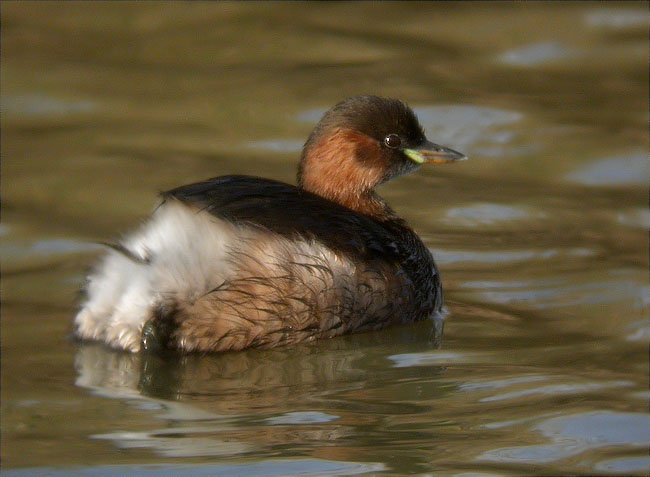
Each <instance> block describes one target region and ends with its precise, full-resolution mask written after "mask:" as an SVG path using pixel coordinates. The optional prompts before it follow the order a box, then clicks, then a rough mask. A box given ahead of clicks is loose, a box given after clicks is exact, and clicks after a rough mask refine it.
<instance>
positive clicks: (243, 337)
mask: <svg viewBox="0 0 650 477" xmlns="http://www.w3.org/2000/svg"><path fill="white" fill-rule="evenodd" d="M398 143H399V144H398ZM410 155H412V156H413V157H411V156H410ZM431 158H434V159H437V160H439V161H443V160H444V161H445V162H446V161H451V160H459V159H461V158H463V156H462V155H461V154H460V153H456V152H455V151H452V150H450V149H447V148H443V147H441V146H437V145H435V144H432V143H429V142H428V141H427V140H426V138H424V134H423V132H422V129H421V127H420V126H419V124H418V123H417V119H416V118H415V115H414V114H413V113H412V111H411V110H410V109H409V108H408V107H407V106H405V105H404V104H403V103H401V102H398V101H395V100H387V99H383V98H378V97H375V96H361V97H357V98H351V99H348V100H346V101H343V102H342V103H339V105H337V106H335V107H334V108H332V109H331V110H330V111H329V112H328V113H327V114H326V115H325V116H324V117H323V119H322V120H321V122H320V123H319V125H318V126H317V127H316V129H315V130H314V132H313V133H312V135H311V136H310V137H309V139H308V140H307V143H306V144H305V148H304V150H303V155H302V158H301V162H300V167H299V172H298V186H293V185H289V184H285V183H282V182H277V181H273V180H269V179H262V178H258V177H250V176H223V177H217V178H213V179H209V180H207V181H203V182H199V183H195V184H191V185H187V186H183V187H179V188H177V189H173V190H171V191H168V192H166V193H164V194H163V195H162V199H163V201H162V204H161V205H160V206H159V207H158V208H157V209H156V211H155V212H154V214H153V216H152V218H151V220H150V221H149V222H148V223H146V224H144V225H143V226H142V227H141V229H140V230H138V231H137V232H135V233H134V234H132V235H130V236H128V237H127V238H126V239H124V240H122V241H121V242H120V243H119V244H117V245H114V246H113V247H112V248H111V250H109V252H108V254H107V255H106V256H104V257H103V258H102V260H101V261H100V262H99V264H98V266H97V267H96V268H95V270H94V272H93V273H92V274H91V276H90V277H89V280H88V285H87V288H86V292H87V300H86V302H85V303H84V304H83V307H82V309H81V310H80V312H79V313H78V315H77V317H76V318H75V326H76V333H77V335H78V336H80V337H82V338H86V339H94V340H100V341H104V342H105V343H107V344H108V345H110V346H112V347H115V348H121V349H125V350H129V351H139V350H141V349H143V348H145V349H158V348H165V349H174V350H180V351H185V352H192V351H201V352H212V351H226V350H241V349H244V348H249V347H261V348H265V347H266V348H268V347H275V346H280V345H287V344H293V343H299V342H304V341H311V340H314V339H320V338H329V337H333V336H337V335H341V334H344V333H351V332H358V331H364V330H371V329H380V328H383V327H386V326H388V325H391V324H394V323H405V322H413V321H418V320H422V319H425V318H427V317H430V316H432V315H433V314H435V313H437V312H439V310H440V308H441V306H442V287H441V282H440V277H439V274H438V270H437V268H436V265H435V262H434V259H433V257H432V255H431V253H430V252H429V250H428V249H427V248H426V247H425V245H424V244H423V243H422V241H421V240H420V239H419V237H418V236H417V234H416V233H415V232H414V231H413V230H412V229H411V228H410V227H409V226H408V225H407V224H406V222H405V221H404V220H403V219H401V218H399V217H398V216H397V215H396V214H395V213H394V212H393V211H392V209H390V207H389V206H388V205H387V204H386V203H385V202H384V201H383V199H381V198H380V197H379V196H378V195H377V194H376V193H375V192H374V188H375V186H377V185H379V184H380V183H382V182H384V181H386V180H388V179H390V178H392V177H395V176H397V175H400V174H403V173H405V172H409V171H410V170H412V169H415V168H417V167H418V166H419V164H420V163H419V162H418V159H422V162H431V161H429V160H428V159H431Z"/></svg>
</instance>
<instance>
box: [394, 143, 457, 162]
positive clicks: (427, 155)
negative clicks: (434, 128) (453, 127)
mask: <svg viewBox="0 0 650 477" xmlns="http://www.w3.org/2000/svg"><path fill="white" fill-rule="evenodd" d="M403 152H404V154H406V156H407V157H408V158H409V159H410V160H412V161H413V162H415V163H416V164H444V163H446V162H456V161H464V160H465V159H467V157H466V156H465V154H462V153H460V152H458V151H454V150H453V149H449V148H448V147H445V146H439V145H438V144H434V143H432V142H431V141H424V142H423V143H422V144H420V145H419V146H417V147H414V148H412V149H403Z"/></svg>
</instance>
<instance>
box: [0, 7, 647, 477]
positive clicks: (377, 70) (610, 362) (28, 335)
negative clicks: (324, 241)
mask: <svg viewBox="0 0 650 477" xmlns="http://www.w3.org/2000/svg"><path fill="white" fill-rule="evenodd" d="M647 8H648V5H647V3H642V2H640V3H635V4H626V3H618V2H617V3H582V2H575V3H570V4H566V3H552V4H551V3H532V4H530V3H504V4H489V3H482V2H481V3H453V4H444V3H420V4H404V3H399V4H395V3H374V2H362V3H335V4H326V3H314V4H301V3H286V4H283V3H265V4H261V3H257V4H252V3H219V4H212V3H203V2H197V3H178V4H173V3H162V4H156V3H153V2H151V3H150V2H145V3H141V4H127V3H120V4H114V3H108V2H102V3H96V4H91V3H85V4H83V3H65V4H64V3H55V2H47V3H27V2H24V3H23V2H10V3H6V2H3V4H2V69H1V75H2V95H1V99H2V105H1V107H2V108H1V110H2V224H1V226H0V253H1V256H2V441H1V442H2V456H1V457H2V466H3V469H4V471H5V472H6V474H7V475H32V474H41V473H44V472H45V471H48V470H49V471H51V472H54V473H55V475H69V473H70V472H71V471H72V470H74V471H76V472H78V473H81V474H83V475H123V474H133V475H149V474H151V473H169V472H173V473H178V474H191V475H218V474H223V475H232V474H238V475H354V474H368V475H374V474H388V475H402V474H412V473H415V474H422V475H458V476H460V475H476V474H480V475H490V476H493V475H495V476H496V475H522V474H544V475H558V474H566V473H572V474H620V475H630V474H638V475H644V474H648V473H649V472H650V458H649V457H648V447H649V446H650V415H649V414H648V400H649V398H650V392H649V391H648V342H649V341H650V327H649V323H648V307H649V302H650V293H649V291H648V227H649V226H650V214H649V213H648V206H647V204H648V175H649V172H648V169H649V168H648V129H647V128H648V70H647V65H648V46H647V40H648V15H647ZM365 92H371V93H376V94H381V95H386V96H395V97H399V98H402V99H404V100H406V101H408V102H409V103H410V104H411V105H412V106H413V107H414V109H415V110H416V112H417V113H418V115H419V116H420V118H421V121H422V123H423V124H424V126H425V129H426V131H427V135H428V136H429V137H430V138H432V139H433V140H435V141H436V142H439V143H442V144H445V145H448V146H451V147H453V148H454V149H458V150H461V151H463V152H464V153H466V154H467V155H468V156H470V160H469V161H466V162H463V163H460V164H455V165H452V166H446V167H443V166H439V167H436V166H431V167H430V168H426V169H422V170H420V171H419V172H417V173H415V174H413V175H411V176H408V177H404V178H400V179H399V180H396V181H394V182H392V183H390V184H387V185H385V186H383V187H382V188H381V193H382V194H383V196H384V197H385V198H386V199H387V200H388V201H389V202H390V203H391V204H392V206H393V207H394V208H395V209H396V210H397V211H398V212H399V213H400V214H401V215H403V216H404V217H406V218H407V219H408V220H409V222H410V223H411V224H412V225H413V226H414V228H415V229H416V230H417V231H418V232H419V233H420V234H421V236H422V237H423V239H424V240H425V242H426V243H427V245H428V246H429V247H430V248H431V249H432V250H433V252H434V255H435V256H436V258H437V261H438V264H439V266H440V268H441V271H442V276H443V283H444V286H445V292H446V301H447V307H448V309H449V314H448V317H447V320H446V324H445V332H444V336H443V339H442V343H441V344H440V347H437V346H436V344H435V343H434V342H433V340H432V326H431V324H430V323H420V324H416V325H411V326H404V327H396V328H392V329H389V330H385V331H381V332H376V333H367V334H360V335H355V336H347V337H341V338H336V339H332V340H328V341H322V342H319V343H316V344H312V345H304V346H297V347H289V348H281V349H276V350H269V351H258V350H251V351H246V352H240V353H228V354H223V355H216V356H193V355H192V356H185V357H176V358H165V359H162V358H159V357H145V356H139V355H129V354H125V353H119V352H115V351H110V350H107V349H106V348H104V347H102V346H101V345H97V344H79V343H76V342H74V341H73V340H71V339H70V337H69V332H70V324H71V321H72V318H73V316H74V313H75V309H76V306H77V293H78V290H79V289H80V287H81V285H82V283H83V278H84V274H85V272H86V270H87V267H88V266H90V265H91V264H92V263H93V261H94V260H95V259H96V257H97V256H98V254H99V253H100V251H101V247H100V246H98V245H96V242H99V241H101V240H107V239H110V238H112V237H116V236H118V235H119V234H120V233H123V232H126V231H128V230H130V229H132V228H133V227H135V226H136V225H137V224H139V223H140V221H141V220H143V219H144V218H145V217H146V216H147V214H148V213H149V212H150V211H151V210H152V208H153V207H154V206H155V204H156V193H157V192H159V191H161V190H165V189H168V188H171V187H174V186H177V185H180V184H183V183H189V182H191V181H195V180H200V179H205V178H207V177H212V176H217V175H221V174H232V173H245V174H256V175H262V176H267V177H272V178H275V179H279V180H284V181H288V182H291V181H293V177H294V174H295V172H294V171H295V166H296V162H297V158H298V156H299V151H300V148H301V145H302V143H303V141H304V140H305V138H306V137H307V135H308V133H309V131H310V129H311V128H312V127H313V126H314V124H315V122H316V121H317V120H318V118H319V117H320V115H321V114H322V112H323V111H324V110H325V109H327V108H328V107H329V106H331V105H333V104H334V103H336V102H337V101H339V100H340V99H342V98H344V97H347V96H351V95H356V94H360V93H365ZM57 473H58V474H57Z"/></svg>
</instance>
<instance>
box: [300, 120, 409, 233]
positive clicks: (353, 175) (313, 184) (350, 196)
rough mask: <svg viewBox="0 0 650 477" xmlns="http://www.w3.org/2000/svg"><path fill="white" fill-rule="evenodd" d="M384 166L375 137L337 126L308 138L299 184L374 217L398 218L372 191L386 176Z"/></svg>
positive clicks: (301, 164) (385, 166)
mask: <svg viewBox="0 0 650 477" xmlns="http://www.w3.org/2000/svg"><path fill="white" fill-rule="evenodd" d="M387 168H388V163H387V161H386V159H385V158H384V157H383V155H382V151H381V145H380V144H379V143H378V142H377V141H376V140H374V139H373V138H371V137H368V136H366V135H365V134H363V133H360V132H357V131H353V130H350V129H336V130H335V131H333V132H332V133H330V134H327V135H325V136H320V137H316V138H311V137H310V139H309V140H308V141H307V144H305V148H304V149H303V153H302V158H301V161H300V166H299V168H298V185H299V187H301V188H303V189H304V190H306V191H309V192H312V193H314V194H317V195H320V196H321V197H324V198H326V199H329V200H331V201H333V202H336V203H338V204H341V205H343V206H345V207H347V208H349V209H352V210H354V211H355V212H358V213H360V214H363V215H367V216H369V217H372V218H374V219H376V220H380V221H386V220H391V219H397V216H396V215H395V213H394V212H393V210H392V209H391V208H390V207H389V206H388V204H386V202H385V201H384V200H383V199H382V198H381V197H379V195H377V193H376V192H375V190H374V189H375V187H376V186H377V185H379V184H381V183H382V182H383V180H384V178H385V177H386V171H387Z"/></svg>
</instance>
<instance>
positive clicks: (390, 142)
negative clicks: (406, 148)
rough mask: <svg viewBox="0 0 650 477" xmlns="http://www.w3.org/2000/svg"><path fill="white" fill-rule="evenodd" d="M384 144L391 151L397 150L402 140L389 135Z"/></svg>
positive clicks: (396, 136)
mask: <svg viewBox="0 0 650 477" xmlns="http://www.w3.org/2000/svg"><path fill="white" fill-rule="evenodd" d="M384 144H386V146H388V147H390V148H391V149H397V148H398V147H400V145H401V144H402V140H401V139H400V138H399V136H398V135H397V134H389V135H388V136H386V137H385V138H384Z"/></svg>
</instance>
